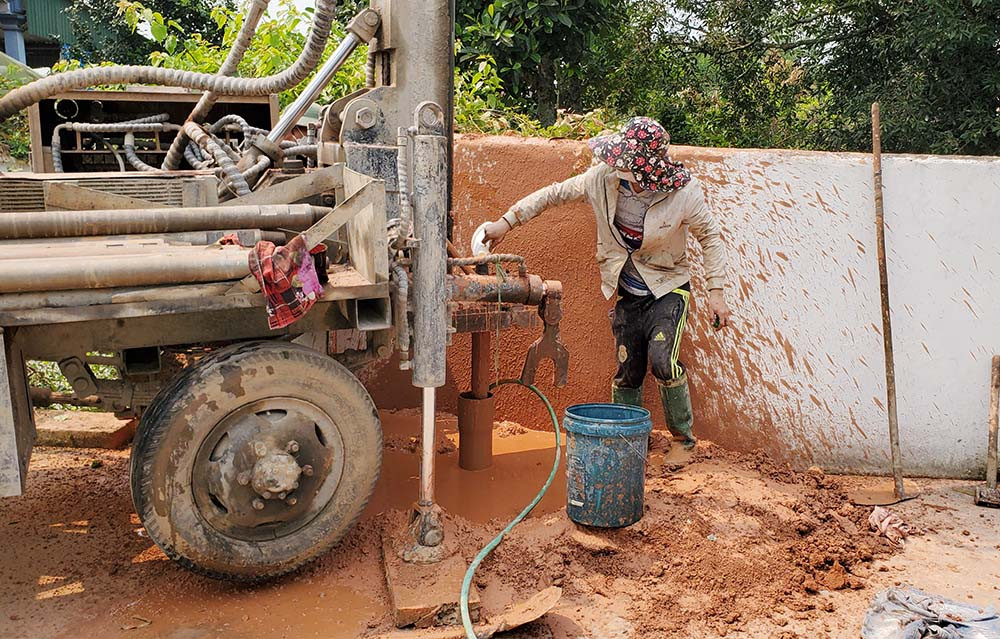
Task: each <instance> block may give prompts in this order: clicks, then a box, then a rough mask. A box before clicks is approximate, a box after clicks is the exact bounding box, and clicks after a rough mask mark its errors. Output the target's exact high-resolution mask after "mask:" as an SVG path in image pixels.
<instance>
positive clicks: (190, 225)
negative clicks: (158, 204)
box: [0, 204, 332, 240]
mask: <svg viewBox="0 0 1000 639" xmlns="http://www.w3.org/2000/svg"><path fill="white" fill-rule="evenodd" d="M331 210H332V209H329V208H326V207H322V206H312V205H309V204H262V205H256V206H255V205H245V206H210V207H203V208H194V209H180V208H162V209H111V210H103V211H101V210H99V211H32V212H27V213H0V240H7V239H31V238H41V237H72V236H77V235H81V236H82V235H127V234H130V233H174V232H179V231H211V230H215V229H231V228H246V229H268V230H276V229H291V230H294V231H302V230H305V229H307V228H309V227H310V226H312V224H313V223H314V222H316V221H317V220H319V219H320V218H322V217H323V216H324V215H326V214H327V213H329V212H330V211H331Z"/></svg>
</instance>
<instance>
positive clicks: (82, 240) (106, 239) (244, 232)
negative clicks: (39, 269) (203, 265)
mask: <svg viewBox="0 0 1000 639" xmlns="http://www.w3.org/2000/svg"><path fill="white" fill-rule="evenodd" d="M226 235H235V236H236V238H237V239H238V240H239V242H240V246H253V245H254V244H256V243H257V242H260V241H266V242H271V243H273V244H284V243H285V234H284V233H282V232H281V231H261V230H260V229H218V230H211V231H190V232H187V233H132V234H129V235H92V236H88V237H39V238H34V239H17V240H0V251H9V250H11V249H12V248H13V249H19V248H21V247H25V246H32V247H35V249H36V250H39V251H44V250H46V249H47V248H48V247H50V246H68V245H77V244H97V245H99V246H104V245H106V246H115V245H120V244H122V243H140V242H150V243H154V242H155V243H161V244H179V245H181V246H186V245H192V244H193V245H201V246H207V245H209V244H215V243H216V242H218V241H219V240H220V239H221V238H223V237H225V236H226Z"/></svg>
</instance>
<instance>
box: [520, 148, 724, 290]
mask: <svg viewBox="0 0 1000 639" xmlns="http://www.w3.org/2000/svg"><path fill="white" fill-rule="evenodd" d="M583 197H586V198H587V201H588V202H590V205H591V206H592V207H593V209H594V215H595V216H596V217H597V256H596V257H597V263H598V265H599V266H600V268H601V290H602V291H603V293H604V296H605V297H606V298H608V299H610V298H611V297H612V296H613V295H614V294H615V291H616V290H617V289H618V276H619V274H620V273H621V270H622V267H624V266H625V262H626V261H627V260H628V256H629V252H628V249H627V248H626V247H625V243H624V241H623V240H622V237H621V235H620V234H619V233H618V230H617V229H616V228H615V226H614V220H615V208H616V207H617V205H618V176H617V175H616V174H615V172H614V170H613V169H612V168H611V167H609V166H607V165H606V164H598V165H595V166H593V167H591V168H590V170H588V171H587V172H586V173H583V174H581V175H577V176H575V177H571V178H570V179H568V180H566V181H565V182H558V183H556V184H552V185H550V186H547V187H545V188H543V189H540V190H538V191H535V192H534V193H532V194H531V195H529V196H527V197H525V198H524V199H522V200H521V201H519V202H517V203H516V204H515V205H514V206H512V207H511V208H510V210H509V211H507V212H506V213H505V214H504V216H503V218H504V219H505V220H507V222H508V223H509V224H510V225H511V226H512V227H513V226H518V225H520V224H524V223H525V222H527V221H528V220H530V219H531V218H533V217H535V216H537V215H539V214H540V213H541V212H542V211H544V210H545V209H547V208H549V207H550V206H558V205H560V204H563V203H565V202H569V201H571V200H576V199H580V198H583ZM688 230H690V231H691V233H692V234H693V235H694V237H695V239H697V240H698V243H699V244H701V247H702V249H703V250H704V255H705V258H704V259H705V277H706V279H707V281H708V288H709V289H713V288H722V287H723V284H724V283H725V278H726V250H725V247H724V246H723V244H722V234H721V230H720V228H719V223H718V221H717V220H716V219H715V216H713V215H712V213H711V212H710V211H709V210H708V207H707V206H706V205H705V196H704V191H703V189H702V186H701V182H699V181H698V179H697V178H694V177H692V178H691V182H689V183H688V185H687V186H685V187H684V188H682V189H680V190H678V191H674V192H672V193H663V194H662V195H661V196H660V197H658V198H657V199H655V200H654V201H653V204H652V206H650V207H649V210H648V211H647V212H646V220H645V228H644V231H643V240H642V246H641V247H639V249H637V250H636V251H635V252H633V253H632V261H633V263H634V264H635V267H636V269H638V271H639V274H640V275H642V279H643V280H645V282H646V286H648V287H649V290H651V291H652V292H653V295H655V296H656V297H657V298H660V297H663V296H664V295H666V294H667V293H669V292H670V291H672V290H674V289H675V288H677V287H678V286H681V285H682V284H684V283H685V282H687V281H689V280H690V279H691V276H690V273H689V272H688V260H687V232H688Z"/></svg>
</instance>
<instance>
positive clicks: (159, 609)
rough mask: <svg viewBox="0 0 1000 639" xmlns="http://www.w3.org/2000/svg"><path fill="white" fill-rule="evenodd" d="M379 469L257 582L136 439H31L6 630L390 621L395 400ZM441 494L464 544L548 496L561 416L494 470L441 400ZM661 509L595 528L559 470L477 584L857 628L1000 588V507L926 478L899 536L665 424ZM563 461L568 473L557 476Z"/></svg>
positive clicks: (16, 503) (230, 632) (835, 492)
mask: <svg viewBox="0 0 1000 639" xmlns="http://www.w3.org/2000/svg"><path fill="white" fill-rule="evenodd" d="M384 421H385V429H386V452H385V455H386V457H385V461H384V463H383V477H382V479H381V480H380V482H379V485H378V487H377V492H376V495H375V497H374V498H373V500H372V503H371V505H370V507H369V509H368V511H367V513H366V515H365V517H364V518H363V521H362V522H361V523H360V524H359V526H358V527H357V528H356V529H355V530H354V531H353V532H352V533H351V534H350V535H348V537H347V538H346V539H345V541H344V542H343V543H342V544H341V546H340V547H338V548H337V549H336V550H334V551H333V552H331V553H329V554H328V555H327V556H325V557H323V558H322V559H321V560H319V561H318V562H316V563H314V564H312V565H311V566H310V567H308V568H307V569H306V570H304V571H301V572H300V573H298V574H296V575H292V576H289V577H286V578H283V579H281V580H279V581H277V582H275V583H273V584H269V585H266V586H258V587H256V588H249V587H237V586H232V585H228V584H224V583H219V582H215V581H211V580H208V579H204V578H201V577H197V576H194V575H192V574H189V573H187V572H185V571H184V570H182V569H181V568H179V567H177V566H176V565H174V564H173V563H171V562H169V561H168V560H166V558H165V557H164V556H163V555H162V553H160V551H159V550H158V549H157V548H156V547H155V546H153V544H152V543H151V542H150V541H149V539H148V538H147V537H146V536H145V535H144V534H143V531H142V528H141V526H140V525H139V522H138V520H137V518H136V516H135V514H134V512H133V510H132V504H131V500H130V497H129V492H128V453H127V452H126V451H98V450H89V449H76V450H74V449H36V451H35V454H34V458H33V460H32V470H31V474H30V477H29V480H30V490H29V492H28V494H27V495H26V496H24V497H21V498H17V499H8V500H3V501H0V548H2V549H3V552H4V561H3V562H2V563H0V637H80V636H86V637H91V636H100V637H126V638H133V639H146V638H150V637H170V638H175V639H196V638H201V637H220V636H225V637H237V638H242V637H247V638H249V637H261V638H271V637H296V638H306V637H326V638H333V639H339V638H348V637H360V636H378V635H379V634H381V633H383V632H385V631H388V630H389V629H391V622H390V611H389V605H388V596H387V590H386V586H385V582H384V577H383V574H382V569H381V557H380V552H381V551H380V546H381V544H380V529H381V528H382V527H383V526H395V525H397V524H398V522H399V520H400V514H399V512H398V511H399V510H401V509H405V508H406V507H407V506H408V505H409V504H410V502H411V501H412V500H413V498H414V496H415V494H416V481H417V453H416V451H417V449H418V447H417V442H416V440H414V439H412V436H413V434H414V433H416V432H417V423H418V421H419V418H418V416H417V414H416V413H415V412H412V413H410V412H402V413H393V414H386V415H384ZM439 422H440V425H441V429H442V431H443V432H444V434H443V435H442V437H441V438H440V441H439V443H438V450H439V453H440V455H439V474H438V487H439V498H440V502H441V504H442V506H443V507H444V508H445V510H446V511H447V512H448V513H449V517H448V530H449V531H450V532H451V533H452V534H453V535H455V537H456V539H459V540H460V542H459V543H458V544H456V546H457V548H458V552H459V553H460V554H461V555H462V556H463V559H464V560H466V561H468V560H469V559H471V557H472V556H473V555H474V554H475V552H476V551H477V550H478V548H479V546H480V545H481V544H483V543H485V541H487V540H488V539H489V538H490V537H492V536H493V534H495V532H496V531H497V530H499V529H500V528H501V527H502V526H503V525H504V524H505V523H506V521H507V519H509V518H510V517H511V516H512V515H513V514H515V513H516V512H517V511H518V510H519V509H520V508H521V507H522V506H523V505H524V503H526V502H527V501H528V500H529V499H530V498H531V497H532V495H534V493H535V491H536V490H537V488H538V486H539V485H540V484H541V482H542V481H543V480H544V478H545V476H546V475H547V473H548V470H549V468H550V465H551V459H552V453H553V450H552V446H553V436H552V434H551V433H540V432H534V431H528V430H526V429H523V428H520V427H518V426H517V425H516V424H504V425H503V426H502V427H501V428H499V429H498V436H497V439H496V444H495V447H496V453H497V457H496V463H495V465H494V467H493V468H492V469H490V470H488V471H483V472H479V473H466V472H463V471H460V470H459V469H458V467H457V453H456V451H455V447H454V442H455V435H454V430H455V422H454V419H453V418H450V417H447V416H444V415H442V416H441V418H440V420H439ZM654 444H655V446H654V453H653V454H652V456H651V460H652V463H651V465H650V469H649V473H648V479H647V488H646V489H647V494H646V501H647V513H646V516H645V517H644V518H643V520H642V521H641V522H640V523H639V524H636V525H635V526H632V527H630V528H628V529H624V530H620V531H614V532H609V533H603V532H600V531H581V530H579V529H577V528H576V527H575V526H574V525H573V524H571V523H570V522H569V521H568V520H567V519H566V517H565V513H564V511H563V510H562V505H563V503H564V500H565V493H564V488H563V486H564V484H563V482H562V481H559V482H557V484H556V485H555V486H554V487H553V490H552V491H551V492H550V494H549V495H548V496H547V497H546V498H545V499H544V500H543V502H542V503H541V505H540V507H539V508H538V509H537V511H536V513H535V514H534V516H533V517H531V518H530V519H529V520H528V521H526V522H525V523H524V524H523V525H522V526H521V527H519V528H518V529H516V530H515V532H514V533H513V534H512V535H511V536H510V537H509V538H508V541H507V542H505V543H504V545H503V546H501V547H500V549H498V551H497V552H496V554H495V556H494V557H491V558H490V559H488V560H487V561H486V562H484V564H483V566H482V569H481V573H480V575H479V576H478V577H477V584H478V585H479V587H480V589H481V592H482V599H483V606H484V609H485V611H486V612H487V613H488V614H489V613H491V612H492V613H494V614H495V613H497V612H499V610H501V609H502V608H503V607H504V606H506V605H507V604H508V603H509V602H511V601H513V600H517V599H520V598H523V597H525V596H527V595H528V594H530V593H532V592H535V591H537V590H540V589H542V588H544V587H547V586H550V585H553V584H555V585H559V586H561V587H562V588H563V596H562V599H561V601H560V603H559V605H558V606H557V607H556V608H555V610H554V611H553V612H551V613H550V614H549V615H548V616H546V617H545V618H544V619H543V620H541V621H539V622H536V623H535V624H533V625H531V626H529V627H527V628H524V629H522V630H521V631H518V632H517V633H512V634H510V635H509V636H517V637H522V638H529V637H530V638H543V637H553V638H559V639H569V638H576V637H593V638H594V639H619V638H620V639H625V638H628V637H636V638H640V637H641V638H646V637H650V638H654V637H680V636H683V637H706V638H707V637H723V636H726V637H774V638H778V639H793V638H797V637H799V638H802V639H806V638H810V639H811V638H814V637H831V638H837V639H839V638H845V639H846V638H848V637H850V638H852V639H855V638H856V637H857V636H858V633H859V629H860V625H861V622H862V619H863V616H864V611H865V609H866V608H867V606H868V603H869V601H870V600H871V598H872V597H873V596H874V595H875V594H876V593H877V592H878V591H879V590H881V589H882V588H885V587H888V586H892V585H894V584H899V583H909V584H913V585H915V586H918V587H920V588H923V589H925V590H927V591H930V592H936V593H940V594H942V595H945V596H949V597H953V598H956V599H961V600H972V601H976V602H979V603H982V604H996V603H997V600H998V599H1000V590H998V588H1000V511H997V510H989V509H980V508H976V507H974V506H973V505H972V498H971V497H969V496H967V495H964V494H960V493H957V492H955V491H954V490H953V488H954V487H956V486H961V485H969V484H968V483H961V482H944V481H918V482H917V485H918V486H919V487H920V488H921V490H922V491H923V492H922V495H921V497H920V498H919V499H917V500H914V501H910V502H907V503H904V504H901V505H899V506H895V507H893V510H894V511H896V512H898V513H899V514H900V515H901V516H903V518H904V519H906V520H907V522H908V523H910V524H912V525H915V526H918V527H920V528H922V529H924V534H923V535H920V536H916V537H911V538H910V539H909V540H908V541H907V543H906V546H905V547H904V548H903V549H901V550H899V549H895V548H893V547H892V546H891V545H890V544H889V543H888V542H886V541H885V540H884V539H883V538H878V537H875V536H873V535H872V534H871V533H870V532H869V531H868V530H867V527H866V526H867V525H866V518H867V515H868V512H869V510H868V509H866V508H860V507H854V506H851V505H850V504H849V503H848V502H847V501H846V499H845V497H844V492H843V491H844V489H845V488H846V487H848V486H851V485H855V484H864V483H870V482H871V481H873V480H870V479H863V478H832V477H828V476H824V475H823V474H822V473H821V472H816V471H813V472H811V473H796V472H792V471H789V470H788V469H785V468H782V467H779V466H775V465H774V464H772V463H771V462H769V461H768V460H767V459H766V458H764V457H762V456H755V455H749V456H747V455H742V456H738V455H735V454H732V453H728V452H726V451H723V450H721V449H718V448H716V447H714V446H711V445H708V444H706V445H704V446H702V447H700V449H699V451H698V453H697V454H696V456H695V458H694V460H693V461H692V462H691V463H690V464H687V465H683V466H677V465H674V464H672V463H671V462H670V461H665V460H667V459H668V458H667V451H666V447H667V443H666V440H665V438H663V437H662V436H660V435H656V439H655V440H654ZM561 479H562V474H560V480H561Z"/></svg>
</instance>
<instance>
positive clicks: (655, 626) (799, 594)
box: [449, 445, 894, 639]
mask: <svg viewBox="0 0 1000 639" xmlns="http://www.w3.org/2000/svg"><path fill="white" fill-rule="evenodd" d="M671 468H673V467H672V466H670V465H666V464H662V463H658V460H657V459H655V457H654V459H653V461H652V463H651V464H650V467H649V472H648V477H647V484H646V490H647V494H646V514H645V516H644V517H643V519H642V520H641V521H640V522H639V523H637V524H636V525H634V526H631V527H629V528H625V529H621V530H600V529H589V528H588V529H584V528H582V527H579V526H576V525H575V524H573V523H572V522H570V521H569V520H568V519H567V518H566V516H565V513H564V512H559V513H554V514H551V515H547V516H542V517H538V518H532V519H529V520H527V521H526V522H524V523H523V524H521V526H519V527H518V528H517V529H515V531H514V532H513V534H511V535H509V536H508V537H507V539H506V540H505V542H504V543H503V544H502V545H501V546H500V547H499V548H498V549H497V550H496V551H495V552H494V553H493V555H492V556H491V557H489V558H488V559H487V560H486V561H485V562H483V564H482V566H481V568H480V570H479V573H478V574H477V579H476V583H477V584H478V585H479V586H480V588H481V589H482V591H483V605H484V610H485V611H486V612H487V614H489V613H491V612H492V613H494V614H495V613H497V612H499V610H500V609H502V608H503V607H504V606H506V605H508V604H509V603H510V602H511V601H513V600H516V599H519V598H526V597H527V596H529V595H530V594H533V593H534V592H537V591H539V590H541V589H543V588H545V587H547V586H550V585H557V586H561V587H562V588H563V605H571V606H574V608H577V607H580V608H586V607H588V606H589V607H593V608H594V609H602V610H604V611H607V610H608V609H609V607H611V608H612V609H616V608H617V609H619V610H620V619H619V622H620V624H621V625H620V627H619V629H620V630H621V632H622V633H625V634H621V636H638V637H649V638H653V637H678V636H697V635H698V634H706V633H709V634H712V635H718V636H725V635H727V634H729V633H730V632H734V631H738V630H747V624H748V623H750V622H751V621H754V620H760V619H770V620H771V621H772V623H773V622H777V623H776V625H778V626H781V625H783V622H782V620H783V619H788V620H791V619H808V618H811V617H813V616H816V615H820V614H822V613H824V612H829V611H830V610H831V609H832V604H831V603H830V600H829V598H824V597H819V596H817V594H818V593H820V592H821V591H829V590H839V589H846V588H851V589H862V588H865V584H866V579H865V577H866V575H868V574H870V572H871V569H870V567H869V564H870V563H871V562H872V561H873V560H875V559H876V558H880V557H885V556H888V555H890V554H892V553H893V552H894V549H893V547H892V546H891V545H890V544H889V543H888V542H886V541H885V540H884V539H883V538H880V537H877V536H875V535H873V534H872V533H871V532H869V530H868V526H867V522H866V520H867V517H868V514H869V510H868V509H866V508H862V507H858V506H854V505H852V504H851V503H850V502H849V501H848V499H847V496H846V493H845V491H844V489H843V488H842V486H841V484H840V482H839V481H838V480H837V479H834V478H831V477H828V476H826V475H825V474H824V473H823V472H822V471H821V470H819V469H810V471H808V472H796V471H794V470H792V469H791V468H789V467H787V466H782V465H778V464H775V463H773V462H771V461H770V460H769V459H768V458H767V457H766V456H765V455H764V454H763V453H756V454H751V455H741V454H736V453H732V452H729V451H725V450H723V449H720V448H718V447H715V446H712V445H703V446H700V447H699V449H698V450H697V451H696V453H695V455H694V459H693V460H692V462H691V463H690V464H689V465H686V466H684V467H683V469H681V470H679V471H674V470H671ZM505 523H506V522H499V521H497V522H493V528H490V527H485V528H484V527H483V526H480V525H476V524H471V523H470V522H467V521H464V520H461V519H460V518H453V517H452V518H449V528H452V529H453V530H454V532H455V533H458V534H457V535H455V536H453V537H452V538H453V539H455V538H457V539H459V540H460V552H461V554H462V555H463V556H464V558H465V559H466V561H468V560H471V558H472V557H473V555H474V554H475V553H476V552H477V551H478V549H479V548H480V547H481V546H482V545H483V544H484V543H485V542H486V541H487V540H488V539H489V538H490V537H491V536H492V534H494V531H495V530H499V529H500V528H501V527H502V526H503V525H504V524H505ZM612 630H613V629H612ZM626 631H627V632H626ZM540 632H541V631H540ZM627 633H633V634H627ZM786 635H787V636H786V639H791V638H792V637H794V636H795V634H794V633H793V632H790V631H789V632H787V633H786ZM532 636H533V635H532ZM538 636H550V635H548V634H545V632H541V634H539V635H538ZM595 636H596V635H595ZM608 636H618V635H617V634H616V633H615V632H613V631H612V632H611V633H610V634H609V635H608Z"/></svg>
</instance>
